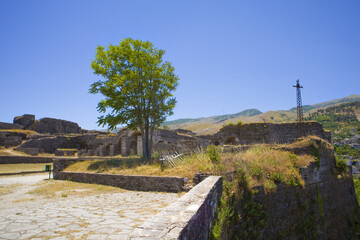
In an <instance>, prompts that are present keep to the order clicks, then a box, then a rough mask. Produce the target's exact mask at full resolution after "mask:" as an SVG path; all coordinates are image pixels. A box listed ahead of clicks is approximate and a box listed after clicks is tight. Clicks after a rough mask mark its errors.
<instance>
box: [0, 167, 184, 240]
mask: <svg viewBox="0 0 360 240" xmlns="http://www.w3.org/2000/svg"><path fill="white" fill-rule="evenodd" d="M44 178H46V174H45V175H36V176H23V177H0V239H34V240H35V239H120V240H121V239H127V236H128V235H129V233H131V232H132V231H133V229H134V228H135V227H137V226H138V225H140V224H141V223H142V222H143V221H145V220H146V219H148V218H150V217H151V216H153V215H154V214H156V213H157V212H159V211H160V210H161V209H162V208H164V207H165V206H167V205H169V204H170V203H172V202H173V201H175V200H176V199H177V198H178V197H179V196H178V194H172V193H149V192H134V191H125V192H121V193H104V194H100V195H92V196H82V197H79V196H70V197H60V198H50V199H47V198H43V197H36V196H33V195H30V194H27V193H26V192H28V191H29V190H31V189H34V188H36V183H38V182H39V181H43V180H42V179H44ZM11 184H18V185H17V186H16V188H15V189H16V190H14V191H13V192H11V193H6V191H2V192H1V189H2V188H3V189H5V188H6V186H12V185H11ZM19 184H20V185H19ZM19 186H20V187H19ZM29 199H30V200H29Z"/></svg>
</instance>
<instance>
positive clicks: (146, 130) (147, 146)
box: [142, 126, 151, 161]
mask: <svg viewBox="0 0 360 240" xmlns="http://www.w3.org/2000/svg"><path fill="white" fill-rule="evenodd" d="M149 135H150V132H149V126H145V128H144V136H143V137H142V140H143V157H144V160H145V161H149V160H150V158H151V149H150V139H149Z"/></svg>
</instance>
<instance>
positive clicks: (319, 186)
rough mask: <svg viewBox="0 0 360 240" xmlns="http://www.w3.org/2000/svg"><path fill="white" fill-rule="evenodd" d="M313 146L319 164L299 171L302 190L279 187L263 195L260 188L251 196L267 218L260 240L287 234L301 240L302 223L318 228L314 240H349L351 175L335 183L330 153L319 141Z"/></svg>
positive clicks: (354, 206) (304, 230)
mask: <svg viewBox="0 0 360 240" xmlns="http://www.w3.org/2000/svg"><path fill="white" fill-rule="evenodd" d="M316 144H317V145H318V146H319V163H316V162H314V163H312V164H311V165H310V166H308V167H307V168H306V169H303V173H302V174H303V177H304V180H305V188H304V189H303V188H297V187H287V186H286V185H285V184H282V185H279V186H278V189H277V191H276V192H275V193H268V194H265V193H264V189H263V188H260V189H259V194H257V195H255V199H256V200H257V201H259V202H260V203H262V205H263V206H264V207H265V209H266V211H267V213H268V216H269V217H268V219H267V226H266V228H265V229H264V231H263V232H262V236H261V237H260V238H266V236H273V237H274V239H276V238H279V239H282V238H284V236H282V235H281V234H289V233H291V234H292V235H293V237H294V239H301V238H302V237H304V236H305V235H307V234H309V232H310V229H308V228H307V227H304V226H306V223H310V225H311V227H313V226H317V227H318V228H319V229H317V230H316V231H318V236H317V237H316V239H347V236H350V234H351V233H350V231H351V229H350V227H349V226H350V225H351V218H352V216H353V214H354V213H355V212H356V211H357V209H358V204H357V200H356V195H355V189H354V184H353V180H352V175H351V171H350V172H349V173H348V175H347V176H343V177H342V178H341V179H338V176H337V173H336V170H335V156H334V152H333V149H332V148H331V146H329V143H327V142H325V141H322V140H318V141H316ZM279 219H282V221H279ZM295 226H296V227H295ZM334 226H336V227H334Z"/></svg>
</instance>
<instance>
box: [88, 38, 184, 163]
mask: <svg viewBox="0 0 360 240" xmlns="http://www.w3.org/2000/svg"><path fill="white" fill-rule="evenodd" d="M164 54H165V51H164V50H161V49H157V48H155V47H154V45H153V44H152V43H151V42H148V41H140V40H134V39H131V38H126V39H123V40H122V41H121V42H120V44H119V45H111V44H110V45H109V46H108V47H107V48H104V47H103V46H98V48H97V50H96V56H95V60H93V61H92V63H91V68H92V69H93V70H94V74H96V75H98V76H101V77H102V78H103V79H104V80H98V81H97V82H95V83H93V84H92V85H91V88H90V93H92V94H96V93H101V94H102V95H104V96H105V99H103V100H101V101H100V102H99V103H98V106H97V109H98V111H99V112H100V113H103V114H104V115H102V116H100V117H99V118H98V124H99V125H102V126H105V125H108V127H109V129H110V130H113V129H115V128H116V127H117V126H118V125H120V124H126V125H127V127H129V128H130V129H134V130H139V131H140V132H141V136H142V143H143V144H142V146H143V157H144V159H146V160H149V159H150V157H151V152H152V136H153V132H154V129H155V128H156V127H159V126H160V124H161V123H163V122H164V121H165V119H166V116H167V115H171V114H172V109H173V108H174V107H175V103H176V100H175V98H174V97H173V94H172V92H173V91H174V90H175V89H176V87H177V85H178V80H179V78H178V77H177V76H176V75H175V73H174V67H173V66H172V65H171V63H170V62H167V61H164V60H163V55H164Z"/></svg>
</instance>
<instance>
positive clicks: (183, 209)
mask: <svg viewBox="0 0 360 240" xmlns="http://www.w3.org/2000/svg"><path fill="white" fill-rule="evenodd" d="M221 195H222V177H219V176H210V177H208V178H206V179H205V180H204V181H202V182H201V183H200V184H198V185H196V186H195V187H194V188H193V189H192V190H190V192H188V193H187V194H185V195H184V196H182V197H181V198H180V199H178V200H177V201H176V202H174V203H173V204H171V205H170V206H168V207H166V208H165V209H164V210H163V211H161V212H160V213H159V214H157V215H155V216H154V217H153V218H152V219H150V220H148V221H146V222H145V223H143V224H142V225H141V226H139V227H137V228H136V229H135V230H134V231H133V232H132V233H131V234H130V237H129V239H130V240H131V239H134V240H135V239H138V240H141V239H144V240H145V239H154V240H155V239H193V240H200V239H201V240H202V239H208V236H209V233H210V227H211V223H212V221H213V219H214V216H215V212H216V208H217V206H218V203H219V201H220V198H221Z"/></svg>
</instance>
